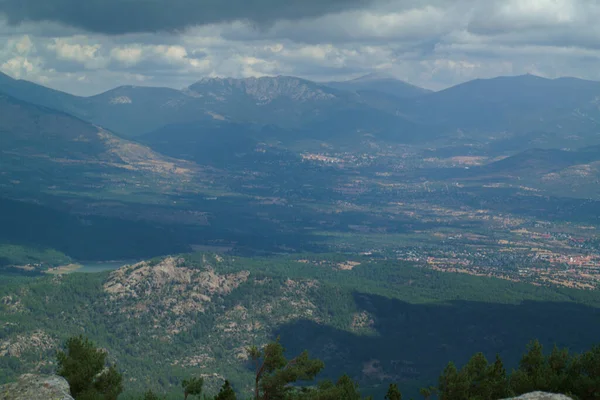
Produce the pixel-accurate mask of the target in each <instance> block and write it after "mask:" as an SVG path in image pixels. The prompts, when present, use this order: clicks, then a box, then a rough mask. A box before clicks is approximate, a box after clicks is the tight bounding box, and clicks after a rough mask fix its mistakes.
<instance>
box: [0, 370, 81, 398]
mask: <svg viewBox="0 0 600 400" xmlns="http://www.w3.org/2000/svg"><path fill="white" fill-rule="evenodd" d="M0 400H73V397H71V394H70V388H69V384H68V383H67V381H66V380H65V378H62V377H60V376H56V375H33V374H26V375H21V377H20V378H19V380H18V381H17V382H14V383H9V384H6V385H3V386H0Z"/></svg>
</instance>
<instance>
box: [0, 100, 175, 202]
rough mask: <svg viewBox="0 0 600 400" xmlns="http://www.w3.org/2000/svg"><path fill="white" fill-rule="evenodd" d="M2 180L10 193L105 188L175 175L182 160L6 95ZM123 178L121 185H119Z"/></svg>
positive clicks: (0, 144) (0, 115) (0, 120)
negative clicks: (178, 163) (168, 156)
mask: <svg viewBox="0 0 600 400" xmlns="http://www.w3.org/2000/svg"><path fill="white" fill-rule="evenodd" d="M0 149H2V158H1V159H0V170H2V171H3V174H2V175H1V176H0V183H1V184H3V186H4V187H5V189H4V191H5V193H8V192H9V191H11V192H14V191H17V192H23V191H24V192H27V191H31V190H34V192H36V191H37V193H38V195H40V196H41V195H42V192H45V191H50V192H51V191H56V190H59V191H60V190H67V189H69V190H70V189H73V190H75V191H79V190H82V189H83V188H87V189H90V188H96V189H98V190H103V189H104V188H108V187H109V186H110V185H111V184H112V183H116V184H122V183H123V182H126V181H130V182H129V183H133V181H135V180H136V179H140V177H141V176H147V177H149V176H151V177H153V178H154V179H155V178H158V177H161V176H162V177H163V178H162V179H172V177H171V176H170V175H171V174H172V173H173V171H175V170H176V169H177V165H176V164H177V161H176V160H171V159H167V158H166V157H163V156H162V155H159V154H157V153H155V152H153V151H152V150H150V149H149V148H147V147H145V146H143V145H140V144H138V143H134V142H130V141H127V140H125V139H122V138H119V137H117V136H115V135H114V134H112V133H111V132H109V131H107V130H105V129H103V128H100V127H98V126H95V125H93V124H90V123H88V122H86V121H83V120H81V119H78V118H76V117H73V116H71V115H69V114H66V113H64V112H61V111H56V110H53V109H50V108H46V107H42V106H37V105H33V104H30V103H27V102H24V101H22V100H18V99H15V98H14V97H11V96H8V95H5V94H0ZM119 182H121V183H119Z"/></svg>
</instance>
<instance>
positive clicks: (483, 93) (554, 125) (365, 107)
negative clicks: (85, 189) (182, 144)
mask: <svg viewBox="0 0 600 400" xmlns="http://www.w3.org/2000/svg"><path fill="white" fill-rule="evenodd" d="M0 92H4V93H6V94H8V95H10V96H13V97H15V98H18V99H21V100H23V101H27V102H30V103H33V104H37V105H41V106H45V107H49V108H53V109H56V110H59V111H63V112H66V113H68V114H72V115H74V116H76V117H78V118H80V119H83V120H85V121H88V122H91V123H93V124H96V125H99V126H102V127H104V128H106V129H108V130H111V131H113V132H114V133H116V134H118V135H120V136H123V137H136V136H140V135H143V134H147V133H150V132H154V131H157V130H164V129H165V127H167V126H169V125H172V124H188V123H193V124H196V125H198V124H200V125H202V124H203V123H206V124H208V126H210V124H211V122H213V121H228V122H231V123H234V124H252V125H257V126H272V127H278V128H281V129H283V130H289V129H293V130H298V131H303V132H312V133H313V136H315V135H316V137H318V138H319V139H321V140H328V137H329V136H331V135H333V136H334V137H339V136H340V135H341V136H342V137H343V136H347V135H353V134H356V133H359V134H361V133H363V134H364V133H369V134H372V135H375V137H377V136H378V135H379V136H381V138H383V139H385V140H393V141H400V142H403V141H414V140H415V138H419V139H422V138H430V137H431V135H432V134H433V135H439V136H443V135H454V134H456V133H457V132H460V133H461V134H468V135H474V136H477V137H484V138H485V137H488V136H490V135H494V134H498V133H507V132H508V133H518V134H522V133H528V132H531V131H533V130H535V131H540V132H546V133H547V132H559V133H561V134H566V133H570V134H590V133H595V132H596V131H598V130H599V129H600V127H599V124H600V83H599V82H592V81H585V80H581V79H575V78H559V79H546V78H541V77H537V76H533V75H523V76H514V77H498V78H494V79H478V80H474V81H470V82H466V83H464V84H461V85H457V86H454V87H451V88H449V89H446V90H442V91H439V92H431V91H428V90H426V89H422V88H419V87H416V86H413V85H410V84H408V83H405V82H402V81H400V80H397V79H394V78H392V77H389V76H385V75H379V74H370V75H366V76H363V77H361V78H357V79H353V80H350V81H345V82H329V83H316V82H312V81H308V80H304V79H300V78H295V77H288V76H277V77H262V78H247V79H231V78H224V79H221V78H204V79H202V80H200V81H198V82H197V83H195V84H193V85H191V86H189V87H188V88H185V89H183V90H175V89H169V88H155V87H136V86H122V87H118V88H115V89H112V90H109V91H107V92H105V93H102V94H99V95H96V96H91V97H78V96H73V95H70V94H67V93H63V92H60V91H56V90H52V89H48V88H45V87H43V86H40V85H37V84H33V83H31V82H27V81H22V80H14V79H12V78H10V77H8V76H6V75H2V76H0ZM424 133H427V134H426V135H424ZM309 135H310V133H309Z"/></svg>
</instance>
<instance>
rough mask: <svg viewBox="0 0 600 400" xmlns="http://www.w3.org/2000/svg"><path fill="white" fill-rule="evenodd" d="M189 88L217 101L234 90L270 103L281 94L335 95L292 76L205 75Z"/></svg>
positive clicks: (328, 97)
mask: <svg viewBox="0 0 600 400" xmlns="http://www.w3.org/2000/svg"><path fill="white" fill-rule="evenodd" d="M186 92H187V93H188V94H189V95H192V96H194V97H198V96H209V97H212V98H214V99H215V100H217V101H227V100H228V98H229V97H230V96H232V95H235V94H237V95H244V96H248V97H250V98H252V99H254V100H256V101H257V102H258V103H257V104H268V103H270V102H272V101H274V100H276V99H278V98H287V99H291V100H293V101H299V102H307V101H315V100H316V101H323V100H331V99H334V98H336V96H335V94H334V93H333V91H332V90H330V89H329V88H327V87H322V86H320V85H318V84H317V83H315V82H311V81H307V80H304V79H300V78H295V77H289V76H278V77H261V78H246V79H233V78H225V79H221V78H205V79H202V80H200V81H198V82H197V83H195V84H193V85H191V86H190V87H189V88H188V89H187V90H186ZM229 100H231V99H229Z"/></svg>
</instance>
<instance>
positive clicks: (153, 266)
mask: <svg viewBox="0 0 600 400" xmlns="http://www.w3.org/2000/svg"><path fill="white" fill-rule="evenodd" d="M3 282H6V284H3V285H2V286H1V287H0V299H1V302H0V307H1V308H0V312H1V314H0V315H2V325H1V327H0V329H1V331H0V334H1V337H2V341H0V363H2V364H1V365H2V368H0V370H1V371H2V374H3V376H2V380H3V381H7V380H9V379H13V378H14V377H16V376H17V375H19V374H21V373H23V372H26V371H31V370H36V371H41V372H50V371H53V370H54V368H55V365H53V364H52V363H51V362H48V361H45V360H48V359H52V357H50V356H51V355H52V354H53V353H54V351H55V349H56V348H57V347H59V346H60V343H61V342H62V341H64V340H65V339H66V338H67V337H69V336H72V335H78V334H85V335H87V336H89V337H90V338H91V339H92V340H94V341H95V342H97V344H98V345H99V346H101V347H102V348H106V349H107V350H108V360H110V362H117V363H118V364H119V366H120V368H121V370H122V372H123V373H124V374H125V376H127V377H128V378H127V379H129V381H127V385H126V386H127V388H128V390H134V391H135V390H141V389H143V388H152V389H154V390H156V391H163V392H169V391H171V390H174V388H175V387H176V386H178V385H179V382H180V381H181V380H182V379H184V378H185V377H187V376H189V375H190V374H201V375H203V376H205V387H206V388H209V389H210V390H214V389H216V388H217V387H218V386H219V385H220V384H221V383H222V382H221V381H222V379H223V378H224V377H226V378H227V379H229V380H230V381H231V382H234V383H235V385H236V387H237V388H239V390H242V391H243V390H246V388H249V387H251V385H252V378H251V372H250V370H249V369H248V365H247V363H248V361H247V354H246V351H245V349H246V348H247V347H248V346H252V345H257V346H262V345H264V344H265V343H268V342H269V341H270V340H272V339H273V338H274V337H276V336H277V335H280V336H281V337H282V338H285V346H286V348H287V349H288V351H289V354H298V353H300V352H301V351H303V350H304V349H308V350H309V353H310V354H311V355H312V356H314V357H317V358H319V359H322V360H323V361H324V362H325V365H326V367H325V368H324V369H323V371H322V373H321V374H320V376H321V377H322V378H330V379H337V378H338V377H339V376H340V375H341V374H342V373H347V374H348V375H349V376H350V377H351V378H352V379H353V380H356V381H357V382H358V383H359V384H360V386H361V388H362V390H363V391H364V393H365V394H369V393H373V394H378V393H381V391H382V390H383V389H384V387H383V386H382V385H384V383H385V382H389V381H394V382H399V383H401V384H402V387H403V392H405V393H407V394H409V395H416V394H417V392H418V389H419V388H420V387H422V386H424V385H430V384H431V383H432V382H435V380H436V378H437V376H438V374H439V372H440V371H441V370H442V369H443V367H444V365H446V363H447V362H448V360H453V361H455V362H456V363H457V365H463V364H464V363H466V362H467V361H468V359H469V357H470V356H471V354H473V353H475V352H477V351H482V352H483V353H484V354H485V355H486V357H488V359H493V357H494V356H495V354H496V353H499V354H500V355H501V357H502V358H503V360H504V361H505V363H506V366H507V368H508V369H510V368H513V367H515V366H516V365H517V363H518V360H519V357H520V354H521V352H522V349H523V346H524V344H525V343H528V342H529V341H530V340H532V339H533V338H539V340H540V342H541V343H543V344H545V345H547V346H552V345H553V344H557V345H559V346H561V347H562V346H568V347H569V348H570V349H571V350H573V351H583V350H585V349H587V348H589V347H590V346H592V345H593V344H595V343H596V342H597V335H596V333H597V332H598V330H599V329H600V325H599V324H600V322H598V321H600V318H598V317H599V316H600V310H599V308H598V307H600V297H599V295H598V292H596V291H581V290H574V289H566V288H552V287H538V286H533V285H529V284H524V283H515V282H509V281H503V280H497V279H490V278H482V277H473V276H468V275H463V274H446V273H441V272H435V271H431V270H426V269H421V268H416V267H413V266H411V265H410V264H407V263H401V262H397V261H385V260H380V261H372V260H369V259H367V258H365V257H362V258H361V257H350V256H347V257H346V256H344V255H340V254H338V255H329V256H327V255H323V256H317V255H298V256H293V257H292V256H285V257H283V256H280V257H269V258H252V259H247V258H241V257H231V256H219V255H211V254H206V253H196V254H192V255H183V256H180V257H169V258H164V259H155V260H152V261H148V262H143V263H139V264H136V265H132V266H128V267H124V268H121V269H119V270H116V271H114V272H112V273H102V274H71V275H63V276H61V275H58V276H52V277H50V276H49V277H43V278H34V279H32V278H19V277H12V278H5V279H4V281H3ZM581 327H585V329H581ZM575 332H576V334H575ZM48 357H50V358H48ZM219 382H221V383H219ZM384 386H385V385H384Z"/></svg>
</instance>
